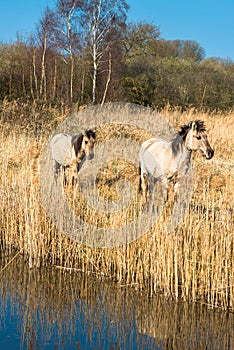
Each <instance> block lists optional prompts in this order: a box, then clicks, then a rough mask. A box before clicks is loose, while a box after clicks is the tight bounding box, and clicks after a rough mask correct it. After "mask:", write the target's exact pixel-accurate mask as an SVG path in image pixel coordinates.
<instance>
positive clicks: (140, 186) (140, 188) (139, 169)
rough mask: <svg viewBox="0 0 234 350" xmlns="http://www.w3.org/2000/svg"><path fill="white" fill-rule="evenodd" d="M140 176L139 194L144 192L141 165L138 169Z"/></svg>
mask: <svg viewBox="0 0 234 350" xmlns="http://www.w3.org/2000/svg"><path fill="white" fill-rule="evenodd" d="M138 175H139V186H138V190H139V193H141V192H142V180H141V166H140V165H139V168H138Z"/></svg>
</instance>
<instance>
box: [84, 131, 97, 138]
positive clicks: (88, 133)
mask: <svg viewBox="0 0 234 350" xmlns="http://www.w3.org/2000/svg"><path fill="white" fill-rule="evenodd" d="M85 135H86V136H87V137H88V139H91V137H92V138H93V139H94V140H95V139H96V134H95V132H94V131H93V130H91V129H90V130H86V131H85Z"/></svg>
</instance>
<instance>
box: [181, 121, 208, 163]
mask: <svg viewBox="0 0 234 350" xmlns="http://www.w3.org/2000/svg"><path fill="white" fill-rule="evenodd" d="M179 134H180V136H181V137H182V138H183V140H184V143H185V146H186V148H187V149H188V150H189V151H200V152H201V153H202V154H203V155H204V156H205V157H206V159H211V158H212V157H213V155H214V150H213V149H212V148H211V146H210V143H209V141H208V138H207V134H206V127H205V125H204V122H203V121H202V120H195V121H192V122H190V123H189V124H188V125H183V126H182V127H181V130H180V131H179Z"/></svg>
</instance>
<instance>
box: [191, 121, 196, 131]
mask: <svg viewBox="0 0 234 350" xmlns="http://www.w3.org/2000/svg"><path fill="white" fill-rule="evenodd" d="M191 129H192V130H193V131H196V130H197V124H196V122H192V127H191Z"/></svg>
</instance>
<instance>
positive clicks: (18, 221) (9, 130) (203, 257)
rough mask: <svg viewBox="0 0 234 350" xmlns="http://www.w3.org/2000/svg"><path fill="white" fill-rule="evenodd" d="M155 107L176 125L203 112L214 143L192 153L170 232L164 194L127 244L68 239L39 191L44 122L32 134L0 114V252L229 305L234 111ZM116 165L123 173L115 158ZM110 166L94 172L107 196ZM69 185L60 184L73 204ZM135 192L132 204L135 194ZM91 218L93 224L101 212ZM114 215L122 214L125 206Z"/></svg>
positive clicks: (233, 282)
mask: <svg viewBox="0 0 234 350" xmlns="http://www.w3.org/2000/svg"><path fill="white" fill-rule="evenodd" d="M2 113H5V111H2ZM161 114H162V115H163V116H165V117H166V118H168V120H169V121H170V122H171V124H173V125H174V126H175V127H177V126H179V125H181V124H184V123H187V122H188V121H190V120H191V119H202V120H204V121H205V123H206V125H207V129H208V135H209V140H210V143H211V145H212V146H213V147H214V149H215V156H214V158H213V159H212V160H211V161H209V162H206V161H204V159H203V158H202V157H201V156H200V155H198V154H197V155H195V156H194V159H193V168H194V170H195V171H196V175H195V179H194V190H193V195H192V199H191V203H190V207H189V210H188V213H187V215H186V216H185V217H184V220H183V222H182V223H181V224H180V225H179V227H178V229H177V231H176V232H174V233H171V234H170V235H167V234H166V233H165V222H166V220H167V217H168V211H170V202H169V204H168V206H167V208H165V210H164V213H163V215H162V217H161V218H160V220H158V221H157V222H156V223H155V226H154V229H153V230H152V231H151V232H148V233H146V234H145V235H143V236H142V237H141V238H140V239H138V240H136V241H134V242H132V243H131V244H128V245H126V246H122V247H119V248H113V249H100V248H90V247H87V246H84V245H82V244H79V243H76V242H75V241H73V240H71V239H69V238H68V237H67V236H66V235H64V234H63V233H61V232H59V231H58V230H57V229H56V227H55V226H54V224H53V222H52V221H51V220H50V218H49V217H48V215H47V213H46V211H45V209H44V207H43V205H42V203H41V197H40V185H39V170H38V164H39V159H40V155H41V152H42V149H43V147H44V145H45V144H46V143H47V138H48V135H49V133H50V130H51V124H49V123H48V129H46V125H44V126H43V129H42V130H40V131H39V132H38V130H37V133H36V134H35V130H34V131H33V132H32V131H31V130H30V128H28V130H27V128H24V129H22V128H21V127H20V126H19V125H15V126H14V127H13V126H12V124H11V125H10V124H9V123H8V122H7V121H6V120H4V122H3V123H2V125H1V130H0V172H1V178H0V201H1V207H0V232H1V236H0V254H1V255H3V256H4V255H5V256H6V255H10V254H13V255H14V254H21V255H23V257H24V259H25V260H26V261H27V262H28V264H29V267H30V268H33V267H41V266H47V265H55V266H58V267H61V268H62V269H65V270H66V269H67V270H69V271H82V272H84V273H86V274H95V275H96V276H97V277H98V278H101V279H111V280H113V281H115V282H117V283H119V284H120V285H122V286H129V287H134V288H136V289H139V290H146V291H147V292H148V294H149V295H152V294H154V293H158V292H160V293H163V294H164V295H166V296H168V297H172V298H175V299H179V298H180V299H182V300H189V301H191V300H192V301H194V302H199V303H203V304H208V305H209V306H210V307H212V308H215V307H217V308H221V309H224V310H229V311H234V251H233V249H234V248H233V241H234V219H233V208H234V197H233V193H234V170H233V169H234V159H233V151H234V129H233V123H234V113H229V114H226V115H223V114H221V113H216V114H214V113H213V114H208V113H202V112H199V111H196V110H192V109H191V110H190V111H187V112H181V111H180V110H177V111H176V110H173V111H172V110H170V109H169V108H168V109H165V110H164V111H162V112H161ZM65 117H66V115H64V116H63V118H65ZM56 118H57V121H59V120H60V119H61V116H60V114H59V113H57V115H56V117H54V119H53V123H52V124H53V125H55V124H56V122H55V119H56ZM3 119H4V118H3ZM42 131H43V132H42ZM118 165H119V167H120V170H119V174H120V175H121V176H122V175H123V171H122V168H121V162H118ZM111 169H112V171H111ZM113 169H114V170H113ZM126 169H129V174H131V175H132V174H133V175H136V176H132V181H133V187H134V188H135V190H136V188H137V183H138V181H136V177H137V176H138V175H137V171H136V169H135V170H134V169H132V168H131V165H129V167H126ZM117 173H118V169H116V164H115V165H113V166H112V167H111V164H109V165H108V166H107V167H106V168H105V169H103V174H102V173H101V174H100V179H99V185H100V191H101V192H103V193H105V186H106V196H115V190H114V189H112V187H111V184H112V182H109V183H108V181H107V180H108V176H109V177H110V178H111V176H112V177H113V174H117ZM108 174H109V175H108ZM102 175H103V179H104V180H103V181H102V180H101V179H102ZM117 177H118V176H117ZM128 177H129V178H130V180H131V176H130V175H129V176H128ZM111 179H112V178H111ZM107 183H108V184H107ZM114 185H115V183H114ZM97 186H98V184H97ZM112 190H113V193H112ZM71 191H72V189H71V188H68V189H67V190H66V192H67V195H68V196H70V198H71V205H72V203H73V199H72V193H71ZM135 193H136V194H135V198H136V207H137V203H138V201H139V195H138V194H137V191H135ZM73 196H74V194H73ZM134 208H135V207H134ZM134 210H136V211H135V212H136V213H137V211H139V207H137V209H132V212H133V214H132V212H131V213H130V212H129V213H128V215H129V220H131V219H132V215H137V214H134ZM96 220H97V222H96V223H97V225H98V224H100V221H101V219H100V218H99V219H98V218H96ZM121 220H128V217H126V214H125V217H124V219H123V218H120V221H121ZM102 224H103V222H102Z"/></svg>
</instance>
